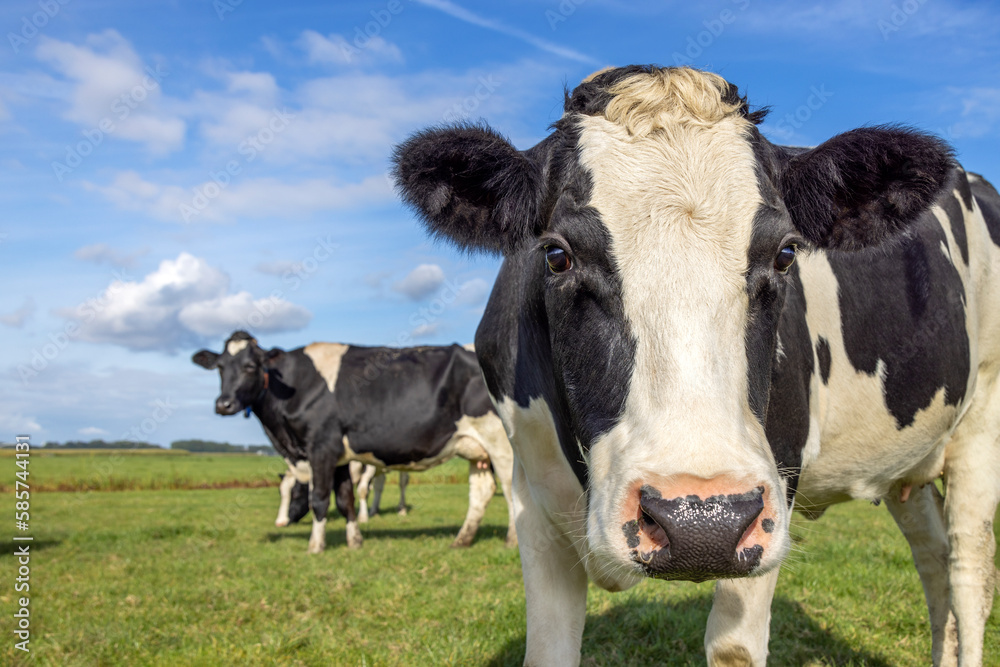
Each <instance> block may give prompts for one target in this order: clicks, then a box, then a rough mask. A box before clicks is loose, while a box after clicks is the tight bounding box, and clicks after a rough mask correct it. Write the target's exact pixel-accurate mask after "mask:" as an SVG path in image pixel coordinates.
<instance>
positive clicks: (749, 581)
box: [705, 568, 779, 666]
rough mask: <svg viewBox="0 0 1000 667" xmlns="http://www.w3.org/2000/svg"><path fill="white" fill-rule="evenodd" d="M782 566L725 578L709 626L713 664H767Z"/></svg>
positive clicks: (707, 645) (708, 646) (710, 661)
mask: <svg viewBox="0 0 1000 667" xmlns="http://www.w3.org/2000/svg"><path fill="white" fill-rule="evenodd" d="M778 572H779V570H778V568H775V569H773V570H771V571H770V572H768V573H767V574H765V575H764V576H762V577H747V578H745V579H721V580H719V582H718V583H716V585H715V596H714V598H713V600H712V612H711V613H710V614H709V616H708V625H707V626H706V628H705V656H706V657H707V658H708V664H709V665H761V666H763V665H766V664H767V638H768V634H769V633H770V629H771V628H770V626H771V614H770V613H769V611H768V612H765V613H761V612H762V611H764V610H770V608H771V598H773V597H774V587H775V584H777V582H778Z"/></svg>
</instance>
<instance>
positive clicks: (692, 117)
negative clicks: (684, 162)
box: [604, 67, 749, 137]
mask: <svg viewBox="0 0 1000 667" xmlns="http://www.w3.org/2000/svg"><path fill="white" fill-rule="evenodd" d="M728 90H729V83H728V82H727V81H726V80H725V79H723V78H722V77H721V76H719V75H718V74H713V73H711V72H702V71H701V70H696V69H692V68H690V67H679V68H663V69H657V70H653V71H651V72H642V73H639V74H634V75H632V76H629V77H626V78H625V79H622V80H621V81H619V82H617V83H615V84H614V85H612V86H611V87H609V88H608V93H609V94H610V95H612V98H611V101H610V102H608V105H607V107H606V109H605V110H604V117H605V118H607V119H608V120H609V121H611V122H613V123H616V124H618V125H621V126H622V127H624V128H625V129H626V130H628V133H629V134H631V135H633V136H639V137H643V136H646V135H648V134H650V133H651V132H653V131H655V130H658V129H662V128H666V127H670V126H671V125H676V124H684V125H699V126H706V127H707V126H709V125H714V124H715V123H718V122H719V121H721V120H722V119H724V118H726V117H729V116H733V115H736V114H737V112H738V111H739V110H740V108H741V107H742V106H743V104H742V102H739V101H737V102H727V101H726V100H725V99H724V96H725V95H726V93H727V92H728ZM748 122H749V121H748Z"/></svg>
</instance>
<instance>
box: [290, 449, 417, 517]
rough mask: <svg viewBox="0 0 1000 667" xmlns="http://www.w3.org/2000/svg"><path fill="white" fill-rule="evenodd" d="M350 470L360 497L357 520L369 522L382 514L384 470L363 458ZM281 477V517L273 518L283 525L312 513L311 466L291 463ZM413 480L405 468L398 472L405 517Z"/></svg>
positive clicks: (351, 465)
mask: <svg viewBox="0 0 1000 667" xmlns="http://www.w3.org/2000/svg"><path fill="white" fill-rule="evenodd" d="M348 465H349V466H350V468H349V470H350V472H351V484H352V485H353V486H354V488H355V490H356V493H355V496H356V497H357V500H358V505H359V509H358V514H357V517H358V523H368V520H369V519H370V518H371V517H373V516H375V515H376V514H378V513H379V506H380V504H381V501H382V491H383V490H384V489H385V470H382V469H381V468H379V467H377V466H373V465H369V464H365V463H361V462H360V461H351V462H350V463H349V464H348ZM278 477H279V478H280V479H281V482H280V484H279V485H278V490H279V492H280V498H281V499H280V501H279V502H278V517H277V518H276V519H275V520H274V525H275V526H277V527H278V528H283V527H285V526H287V525H289V524H294V523H298V522H299V521H301V520H302V518H303V517H305V515H306V514H308V513H309V481H310V479H309V478H310V474H309V471H308V468H306V467H305V466H303V468H302V470H301V471H300V470H299V468H297V467H296V466H294V465H292V464H291V463H289V465H288V471H287V472H285V473H284V474H282V475H279V476H278ZM409 481H410V474H409V473H408V472H405V471H400V472H399V505H397V507H396V512H397V514H399V515H400V516H406V514H407V512H408V510H407V507H406V485H407V484H408V483H409ZM369 491H372V492H373V495H374V498H373V499H372V504H371V508H369V506H368V492H369ZM293 499H294V502H293Z"/></svg>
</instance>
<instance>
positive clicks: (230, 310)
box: [178, 292, 312, 337]
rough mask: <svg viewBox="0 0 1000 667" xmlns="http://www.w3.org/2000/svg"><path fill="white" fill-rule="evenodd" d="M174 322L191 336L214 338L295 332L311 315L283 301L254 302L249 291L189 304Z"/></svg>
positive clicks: (262, 300) (307, 322)
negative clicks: (244, 331) (247, 332)
mask: <svg viewBox="0 0 1000 667" xmlns="http://www.w3.org/2000/svg"><path fill="white" fill-rule="evenodd" d="M178 319H179V320H180V322H181V324H183V325H184V326H185V327H187V328H188V329H190V330H191V331H194V332H195V333H198V334H201V335H202V336H206V337H218V336H222V335H225V334H229V333H232V332H233V331H234V330H236V329H252V330H253V331H255V332H261V333H273V332H276V331H297V330H299V329H304V328H305V327H306V325H307V324H309V322H310V320H312V313H310V312H309V311H308V310H306V309H305V308H303V307H302V306H297V305H295V304H293V303H289V302H288V301H285V300H284V299H279V298H276V297H269V298H266V299H256V300H254V298H253V296H252V295H251V294H250V293H249V292H239V293H237V294H227V295H225V296H221V297H219V298H217V299H211V300H208V301H199V302H197V303H192V304H189V305H187V306H185V307H184V308H182V309H181V311H180V313H179V314H178Z"/></svg>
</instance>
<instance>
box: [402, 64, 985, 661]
mask: <svg viewBox="0 0 1000 667" xmlns="http://www.w3.org/2000/svg"><path fill="white" fill-rule="evenodd" d="M763 115H764V113H763V112H761V111H750V110H749V108H748V106H747V103H746V99H745V98H742V97H740V95H739V94H738V92H737V89H736V87H735V86H733V85H732V84H730V83H728V82H726V81H725V80H723V79H722V78H721V77H719V76H716V75H714V74H709V73H704V72H700V71H697V70H693V69H687V68H677V69H675V68H658V67H641V66H631V67H625V68H620V69H611V70H606V71H602V72H598V73H596V74H595V75H593V76H591V77H590V78H588V79H586V80H585V81H584V82H583V83H582V84H580V85H579V86H578V87H577V88H576V89H575V90H574V91H573V92H572V93H571V94H567V96H566V103H565V113H564V115H563V116H562V118H561V119H560V120H559V121H557V122H556V123H555V125H554V126H553V132H552V133H551V134H550V135H549V136H548V137H546V138H545V139H544V140H542V141H541V142H540V143H539V144H538V145H536V146H534V147H532V148H529V149H527V150H525V151H518V150H516V149H515V148H514V147H513V146H511V144H510V143H508V142H507V141H506V140H505V139H504V138H503V137H501V136H500V135H498V134H497V133H496V132H494V131H493V130H491V129H489V128H488V127H484V126H471V125H459V126H454V127H445V128H436V129H432V130H428V131H424V132H421V133H419V134H416V135H414V136H413V137H412V138H410V139H409V140H408V141H407V142H405V143H403V144H402V145H400V146H399V147H398V148H397V149H396V153H395V156H394V159H395V176H396V179H397V187H398V188H399V191H400V193H401V195H402V198H403V199H404V200H405V201H406V202H407V203H408V204H409V205H411V206H412V207H413V208H415V209H416V211H417V212H418V214H419V215H420V217H421V218H422V219H423V220H424V222H425V223H426V225H427V227H428V228H429V229H430V231H431V232H432V233H433V234H436V235H438V236H441V237H445V238H448V239H450V240H451V241H453V242H454V243H456V244H457V245H459V246H461V247H462V248H465V249H467V250H473V251H477V250H478V251H487V252H499V253H502V254H503V255H504V263H503V266H502V267H501V269H500V273H499V276H498V278H497V281H496V285H495V286H494V288H493V293H492V295H491V297H490V300H489V303H488V305H487V308H486V311H485V313H484V315H483V319H482V322H481V323H480V325H479V329H478V332H477V333H476V349H477V351H478V353H479V359H480V363H481V365H482V367H483V373H484V375H485V377H486V383H487V387H488V388H489V392H490V395H491V398H492V399H493V401H494V403H495V405H496V406H497V410H498V412H499V414H500V417H501V419H502V420H503V422H504V425H505V427H506V429H507V433H508V434H509V435H510V438H511V442H512V444H513V446H514V450H515V455H516V465H515V471H514V500H515V505H516V511H517V516H516V524H517V530H518V536H519V539H520V549H521V562H522V567H523V571H524V586H525V597H526V602H527V623H528V630H527V652H526V657H525V662H526V663H528V664H532V665H566V664H575V663H576V662H577V661H578V660H579V651H580V641H581V635H582V631H583V626H584V618H585V613H586V595H587V577H588V575H589V577H590V578H591V579H592V580H593V581H594V582H596V583H597V584H598V585H600V586H601V587H603V588H605V589H608V590H612V591H616V590H622V589H625V588H628V587H630V586H632V585H634V584H636V583H637V582H639V581H640V580H642V579H643V578H644V577H653V578H657V579H685V580H692V581H702V580H706V579H719V581H718V583H717V584H716V593H715V599H714V603H713V606H712V611H711V614H710V616H709V620H708V628H707V632H706V637H705V649H706V653H707V656H708V661H709V663H711V664H753V665H760V664H763V663H764V661H765V659H766V656H767V638H768V632H769V623H770V612H769V606H770V601H771V597H772V595H773V592H774V585H775V582H776V578H777V572H778V566H779V564H780V563H781V561H782V559H783V558H784V557H785V555H786V554H787V553H788V550H789V545H790V539H789V532H788V524H789V517H790V513H791V510H792V507H793V505H796V506H798V507H799V508H800V509H803V510H805V511H806V512H808V513H809V514H810V515H813V516H816V515H818V514H820V513H822V511H823V509H824V508H826V507H827V506H828V505H830V504H832V503H836V502H840V501H844V500H848V499H851V498H863V499H868V500H877V499H885V500H886V502H887V504H888V506H889V510H890V511H891V512H892V516H893V517H894V518H895V520H896V522H897V523H898V524H899V526H900V528H901V529H902V532H903V534H904V535H905V536H906V539H907V540H908V541H909V544H910V547H911V549H912V551H913V556H914V560H915V562H916V565H917V568H918V571H919V573H920V577H921V580H922V583H923V585H924V591H925V593H926V598H927V604H928V607H929V611H930V620H931V626H932V631H933V650H934V662H935V664H947V665H953V664H955V663H956V660H957V661H958V662H959V664H961V665H966V666H968V665H979V664H980V663H981V662H982V648H983V631H984V623H985V621H986V618H987V615H988V614H989V611H990V608H991V605H992V602H993V579H994V576H995V568H994V565H993V554H994V550H995V546H996V545H995V541H994V536H993V532H992V522H993V516H994V512H995V510H996V507H997V500H998V496H1000V442H998V434H1000V381H998V373H1000V196H998V195H997V193H996V191H995V190H994V189H993V188H992V187H991V186H990V185H989V184H988V183H987V182H986V181H985V180H983V179H982V178H981V177H979V176H975V175H973V174H966V173H965V172H963V171H962V170H961V169H960V168H959V167H958V166H957V164H956V163H955V162H954V159H953V156H952V153H951V151H950V149H949V148H948V147H947V146H946V145H945V144H944V143H943V142H941V141H940V140H939V139H937V138H934V137H931V136H928V135H926V134H921V133H919V132H916V131H913V130H909V129H905V128H900V127H869V128H863V129H858V130H853V131H850V132H846V133H844V134H841V135H839V136H836V137H834V138H832V139H830V140H829V141H827V142H825V143H823V144H822V145H820V146H818V147H816V148H812V149H802V148H787V147H782V146H777V145H774V144H772V143H771V142H769V141H768V140H767V139H765V138H764V137H763V136H762V135H761V134H760V132H759V130H758V128H757V124H758V123H759V122H760V121H761V119H762V118H763ZM938 477H943V478H944V481H945V483H946V485H947V494H946V495H945V496H944V498H943V499H942V497H941V496H940V495H939V494H938V492H937V490H936V488H935V485H934V484H933V481H934V480H935V479H936V478H938ZM859 593H860V592H859Z"/></svg>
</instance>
